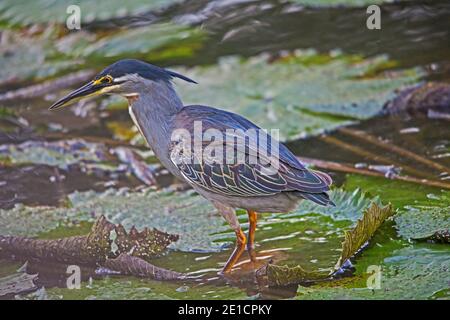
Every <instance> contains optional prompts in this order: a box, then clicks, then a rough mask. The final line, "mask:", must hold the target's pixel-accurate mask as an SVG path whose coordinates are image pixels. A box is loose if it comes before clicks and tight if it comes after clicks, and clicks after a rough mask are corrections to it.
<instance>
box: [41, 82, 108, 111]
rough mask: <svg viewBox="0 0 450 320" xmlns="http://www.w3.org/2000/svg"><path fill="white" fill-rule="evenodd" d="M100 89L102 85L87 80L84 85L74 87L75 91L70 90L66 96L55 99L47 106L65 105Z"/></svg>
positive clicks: (52, 108) (57, 106) (52, 107)
mask: <svg viewBox="0 0 450 320" xmlns="http://www.w3.org/2000/svg"><path fill="white" fill-rule="evenodd" d="M100 89H102V86H98V85H94V82H93V81H90V82H88V83H87V84H85V85H84V86H82V87H80V88H78V89H76V90H75V91H72V92H71V93H69V94H68V95H67V96H65V97H63V98H61V99H59V100H58V101H56V102H55V103H54V104H52V106H51V107H50V108H49V110H54V109H58V108H61V107H64V106H67V105H69V104H71V103H74V102H76V101H78V100H80V99H82V98H86V97H90V96H93V95H97V94H99V93H100V92H99V91H100Z"/></svg>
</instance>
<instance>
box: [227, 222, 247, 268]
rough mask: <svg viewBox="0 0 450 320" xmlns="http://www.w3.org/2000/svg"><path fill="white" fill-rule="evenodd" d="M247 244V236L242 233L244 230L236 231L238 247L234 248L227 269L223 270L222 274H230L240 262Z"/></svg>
mask: <svg viewBox="0 0 450 320" xmlns="http://www.w3.org/2000/svg"><path fill="white" fill-rule="evenodd" d="M246 243H247V238H246V237H245V234H244V233H243V232H242V230H241V229H240V228H239V229H238V230H237V231H236V247H235V248H234V251H233V253H232V254H231V256H230V257H229V258H228V261H227V263H226V264H225V267H223V269H222V273H228V272H230V271H231V269H232V268H233V266H234V264H235V263H236V262H237V261H238V260H239V258H240V257H241V255H242V253H243V252H244V249H245V244H246Z"/></svg>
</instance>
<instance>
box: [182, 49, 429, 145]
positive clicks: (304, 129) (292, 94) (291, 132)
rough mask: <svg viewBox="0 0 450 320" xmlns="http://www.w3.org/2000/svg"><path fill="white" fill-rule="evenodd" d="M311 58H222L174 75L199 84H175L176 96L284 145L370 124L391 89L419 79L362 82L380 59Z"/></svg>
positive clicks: (405, 75) (403, 74)
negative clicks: (240, 119) (238, 117)
mask: <svg viewBox="0 0 450 320" xmlns="http://www.w3.org/2000/svg"><path fill="white" fill-rule="evenodd" d="M317 56H318V53H316V52H314V51H297V52H296V53H295V54H293V55H292V56H289V57H286V58H282V59H278V60H277V61H275V62H273V63H269V62H268V58H267V57H266V56H264V55H261V56H257V57H253V58H250V59H248V60H243V59H239V58H237V57H227V58H222V59H221V60H220V61H219V63H218V64H217V65H214V66H206V67H195V68H192V69H180V70H179V71H180V72H181V73H184V74H186V75H187V76H189V77H190V78H192V79H194V80H196V81H198V82H199V84H200V85H199V87H192V86H188V85H186V84H182V83H180V84H179V87H180V89H181V93H182V95H181V96H182V99H183V101H184V102H185V104H192V103H193V104H207V105H212V106H216V107H221V108H223V109H227V110H230V111H233V112H237V113H239V114H242V115H244V116H246V117H248V118H249V119H250V120H252V121H254V122H255V123H256V124H258V125H259V126H261V127H262V128H265V129H273V128H275V129H280V136H281V139H283V140H285V139H293V138H295V137H298V136H301V135H305V134H314V133H318V132H321V131H323V130H325V129H331V128H335V127H337V126H339V125H343V124H348V123H350V122H351V121H355V120H359V119H367V118H370V117H372V116H373V115H375V114H377V113H378V112H379V111H380V110H381V109H382V107H383V105H384V104H385V102H386V101H388V100H390V99H391V98H392V97H393V96H394V90H395V89H398V88H400V87H402V86H404V85H406V84H409V83H414V82H416V81H418V78H419V76H420V75H421V72H420V71H419V70H418V69H411V70H405V71H397V72H390V73H389V75H388V74H384V73H380V74H378V75H377V76H370V77H366V76H365V75H366V73H370V72H371V70H373V69H376V68H377V67H378V66H381V65H383V64H385V63H386V62H387V61H388V60H387V58H386V57H383V56H380V57H376V58H371V59H362V58H361V57H358V56H346V55H343V54H340V53H333V54H330V55H329V56H326V57H325V58H322V59H319V58H318V57H317ZM314 61H317V62H314ZM217 75H220V77H218V76H217ZM280 123H282V124H283V126H280Z"/></svg>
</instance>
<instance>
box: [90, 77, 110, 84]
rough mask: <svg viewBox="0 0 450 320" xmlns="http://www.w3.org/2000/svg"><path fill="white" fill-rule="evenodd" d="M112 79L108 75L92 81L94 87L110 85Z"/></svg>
mask: <svg viewBox="0 0 450 320" xmlns="http://www.w3.org/2000/svg"><path fill="white" fill-rule="evenodd" d="M112 80H113V78H112V77H111V76H110V75H108V76H104V77H101V78H100V79H97V80H95V81H94V85H99V84H107V83H111V82H112Z"/></svg>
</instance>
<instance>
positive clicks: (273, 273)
mask: <svg viewBox="0 0 450 320" xmlns="http://www.w3.org/2000/svg"><path fill="white" fill-rule="evenodd" d="M393 213H394V211H393V209H392V206H390V205H388V206H386V207H383V208H380V207H379V206H378V205H376V204H375V203H372V205H371V206H370V207H369V208H367V210H365V212H364V214H363V217H362V218H361V219H360V220H358V222H357V223H356V226H355V227H354V228H353V229H352V230H351V231H346V232H345V240H344V241H343V242H342V253H341V256H340V257H339V260H338V262H337V263H336V266H335V267H334V270H333V272H335V271H337V270H339V269H340V268H341V267H342V266H343V264H344V263H345V262H346V261H347V260H348V259H350V258H351V257H352V256H354V255H355V254H356V253H357V252H358V251H359V250H360V249H361V248H362V247H363V245H364V244H365V243H366V242H367V241H368V240H369V239H370V238H371V237H372V236H373V235H374V233H375V231H376V230H377V229H378V228H379V227H380V226H381V224H382V223H383V222H384V220H386V219H387V218H389V217H390V216H392V215H393ZM265 268H266V271H265V272H266V273H267V276H268V281H269V284H271V285H277V286H280V285H281V286H282V285H289V284H294V283H300V282H306V281H314V280H320V279H325V278H327V277H330V276H331V275H332V274H333V272H331V273H327V272H324V271H306V270H305V269H303V267H302V266H300V265H298V266H295V267H288V266H277V265H274V264H269V265H267V267H265Z"/></svg>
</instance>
